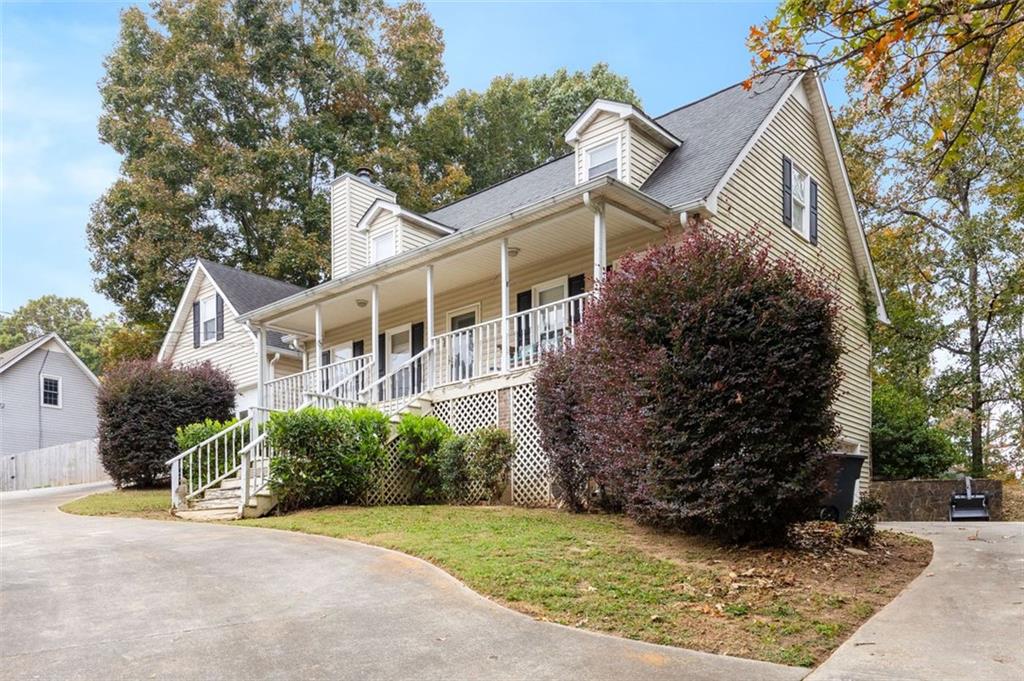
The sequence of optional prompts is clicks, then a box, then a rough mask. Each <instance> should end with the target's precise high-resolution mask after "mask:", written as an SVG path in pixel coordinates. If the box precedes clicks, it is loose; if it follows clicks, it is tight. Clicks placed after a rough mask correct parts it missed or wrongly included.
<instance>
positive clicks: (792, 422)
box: [537, 226, 841, 542]
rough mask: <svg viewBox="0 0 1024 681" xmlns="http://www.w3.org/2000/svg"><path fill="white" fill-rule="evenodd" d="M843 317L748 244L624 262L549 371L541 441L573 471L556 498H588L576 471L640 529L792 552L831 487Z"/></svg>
mask: <svg viewBox="0 0 1024 681" xmlns="http://www.w3.org/2000/svg"><path fill="white" fill-rule="evenodd" d="M837 317H838V308H837V304H836V302H835V300H834V297H833V295H832V293H831V292H830V291H829V290H828V288H827V286H826V285H825V284H824V283H822V281H821V280H820V279H818V278H816V277H812V276H809V275H808V274H806V273H805V272H803V271H802V270H801V269H800V268H799V267H797V266H796V265H795V264H794V263H793V262H792V261H790V260H779V259H776V258H772V257H770V256H769V253H768V250H767V247H766V246H765V245H764V244H763V243H760V242H758V241H756V240H755V239H754V238H753V237H724V236H719V235H717V234H715V233H714V232H713V231H712V230H711V229H710V228H707V227H703V226H702V227H698V228H693V229H689V230H687V231H686V232H685V233H684V234H683V235H682V237H681V238H680V240H679V241H678V242H677V243H675V244H664V245H662V246H659V247H655V248H653V249H651V250H648V251H646V252H644V253H642V254H638V255H635V256H630V257H627V258H624V259H623V260H622V261H620V264H619V266H618V267H617V268H616V269H615V270H614V271H612V272H609V274H608V275H607V277H606V279H605V280H604V282H603V283H602V286H601V295H600V297H599V298H598V299H597V300H595V301H594V302H593V303H591V304H590V305H589V306H588V308H587V314H586V315H585V317H584V320H583V322H582V324H581V325H580V327H579V328H578V329H577V330H576V342H575V345H574V346H573V347H572V348H571V349H569V350H568V351H567V352H566V353H565V357H563V358H561V359H557V360H553V361H546V362H545V363H544V364H543V365H542V366H541V369H540V376H539V378H538V382H537V387H538V391H539V396H538V405H543V406H542V407H541V408H540V409H539V421H540V425H541V428H542V433H543V438H544V441H545V442H546V443H553V444H555V445H556V447H555V451H554V455H555V457H556V464H555V469H556V472H558V471H569V473H568V474H566V473H557V474H558V475H559V476H560V477H561V476H564V477H565V479H567V480H568V482H567V483H562V482H560V487H561V486H564V487H566V488H568V489H571V490H579V480H578V479H574V478H573V475H574V474H575V473H574V469H573V467H575V466H578V467H579V469H581V470H582V471H585V472H586V473H587V474H589V475H591V476H592V477H593V478H594V482H595V483H596V484H597V485H598V486H599V489H601V490H603V492H604V495H605V496H604V499H605V502H606V505H607V506H609V507H612V508H614V507H618V506H621V507H622V508H624V509H625V511H626V512H627V513H628V514H629V515H630V516H632V517H634V518H636V519H638V520H640V521H642V522H645V523H649V524H652V525H657V526H661V527H667V528H675V529H680V530H683V531H686V532H692V533H700V534H708V535H712V536H715V537H718V538H721V539H724V540H727V541H736V542H778V541H782V540H784V538H785V530H786V528H787V526H789V525H790V524H791V523H793V522H796V521H799V520H802V519H805V518H808V517H811V516H813V514H814V512H815V510H816V508H817V503H818V500H819V499H820V497H821V494H822V492H823V491H824V488H825V487H826V486H827V464H826V462H827V455H828V453H829V451H830V450H831V449H832V446H833V441H834V438H835V436H836V434H837V427H836V425H835V412H834V410H833V402H834V400H835V397H836V394H837V391H838V389H839V383H840V377H841V372H840V370H839V365H838V360H839V356H840V354H841V341H840V329H839V325H838V321H837ZM566 376H571V380H572V381H574V382H575V385H574V386H571V387H568V388H564V389H562V393H568V399H563V398H564V397H565V395H564V394H561V393H560V392H559V391H558V390H556V389H555V386H557V385H559V381H564V379H565V377H566ZM545 412H548V413H545ZM574 435H575V436H577V437H578V444H576V445H572V443H571V442H570V439H571V438H572V437H573V436H574ZM577 493H578V492H577ZM563 496H566V492H565V491H564V490H563ZM567 503H568V504H569V505H570V506H572V505H574V503H575V502H573V501H572V500H571V499H570V500H569V501H567Z"/></svg>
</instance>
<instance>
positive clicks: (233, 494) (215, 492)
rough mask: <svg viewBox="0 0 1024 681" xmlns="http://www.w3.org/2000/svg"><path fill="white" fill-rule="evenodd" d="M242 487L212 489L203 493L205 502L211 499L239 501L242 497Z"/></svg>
mask: <svg viewBox="0 0 1024 681" xmlns="http://www.w3.org/2000/svg"><path fill="white" fill-rule="evenodd" d="M241 491H242V488H241V487H228V488H226V489H225V488H223V487H221V488H210V489H208V490H206V491H205V492H203V500H209V499H234V500H236V501H237V500H238V498H239V497H240V496H241Z"/></svg>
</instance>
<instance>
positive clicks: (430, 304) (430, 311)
mask: <svg viewBox="0 0 1024 681" xmlns="http://www.w3.org/2000/svg"><path fill="white" fill-rule="evenodd" d="M433 340H434V266H433V265H427V345H428V346H429V345H430V343H431V342H433Z"/></svg>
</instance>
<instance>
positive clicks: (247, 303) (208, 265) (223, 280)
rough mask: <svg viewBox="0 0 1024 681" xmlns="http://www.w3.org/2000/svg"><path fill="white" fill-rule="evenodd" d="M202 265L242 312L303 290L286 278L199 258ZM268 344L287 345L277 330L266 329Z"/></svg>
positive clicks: (277, 346)
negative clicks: (282, 278) (282, 279)
mask: <svg viewBox="0 0 1024 681" xmlns="http://www.w3.org/2000/svg"><path fill="white" fill-rule="evenodd" d="M199 261H200V262H201V263H203V267H204V268H205V269H206V271H207V272H209V274H210V276H211V277H213V280H214V281H215V282H217V286H218V287H219V288H220V290H221V291H223V293H224V295H225V296H226V297H227V299H228V301H229V302H230V303H231V306H232V307H233V308H235V310H236V311H237V312H238V314H245V313H246V312H249V311H251V310H255V309H256V308H258V307H263V306H264V305H270V304H271V303H276V302H277V301H279V300H281V299H282V298H287V297H288V296H290V295H293V294H295V293H298V292H299V291H304V290H305V289H304V288H302V287H301V286H296V285H295V284H289V283H288V282H286V281H280V280H279V279H272V278H271V277H265V276H263V275H262V274H253V273H252V272H246V271H245V270H240V269H238V268H236V267H228V266H227V265H221V264H220V263H218V262H214V261H212V260H207V259H206V258H199ZM267 344H268V345H270V346H271V347H275V348H286V349H287V348H288V344H287V343H285V342H284V336H283V334H281V333H278V332H277V331H268V332H267Z"/></svg>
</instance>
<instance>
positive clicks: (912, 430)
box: [871, 383, 961, 480]
mask: <svg viewBox="0 0 1024 681" xmlns="http://www.w3.org/2000/svg"><path fill="white" fill-rule="evenodd" d="M929 406H930V405H929V403H928V401H927V400H926V399H925V398H924V397H921V396H918V395H911V394H907V393H906V392H903V391H902V390H901V389H899V388H897V387H894V386H892V385H887V384H884V383H883V384H881V385H877V386H875V389H874V392H873V394H872V396H871V414H872V423H871V455H872V472H873V473H874V474H875V475H877V476H879V477H883V478H888V479H893V480H906V479H910V478H933V477H935V476H937V475H940V474H942V473H944V472H946V471H947V470H949V468H950V467H951V466H953V465H954V464H955V463H959V460H960V459H961V455H960V453H959V452H958V451H957V448H956V447H955V446H954V444H953V441H952V440H951V439H950V436H949V434H948V433H946V432H944V431H943V430H941V429H939V428H937V427H936V426H935V425H933V424H932V423H931V422H930V418H929Z"/></svg>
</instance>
